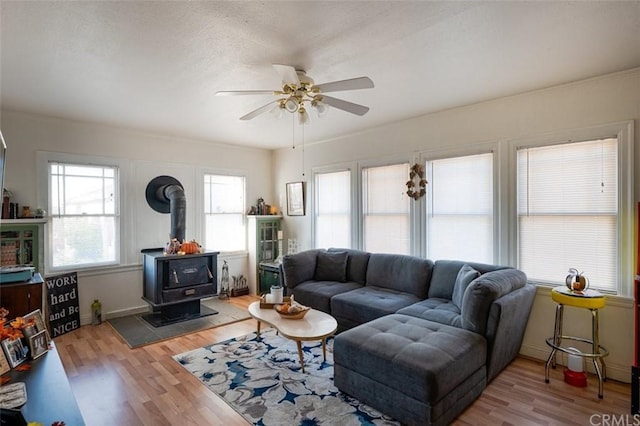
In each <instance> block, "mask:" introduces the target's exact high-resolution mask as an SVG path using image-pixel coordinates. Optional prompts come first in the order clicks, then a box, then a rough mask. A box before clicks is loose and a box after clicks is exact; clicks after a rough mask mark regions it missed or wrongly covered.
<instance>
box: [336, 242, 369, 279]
mask: <svg viewBox="0 0 640 426" xmlns="http://www.w3.org/2000/svg"><path fill="white" fill-rule="evenodd" d="M327 251H330V252H334V251H346V252H347V254H348V255H349V257H348V258H347V281H353V282H356V283H358V284H364V283H365V282H367V266H368V265H369V256H370V255H371V254H370V253H369V252H366V251H361V250H353V249H343V248H330V249H328V250H327Z"/></svg>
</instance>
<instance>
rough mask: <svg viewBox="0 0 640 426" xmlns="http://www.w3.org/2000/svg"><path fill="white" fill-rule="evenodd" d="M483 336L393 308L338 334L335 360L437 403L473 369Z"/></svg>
mask: <svg viewBox="0 0 640 426" xmlns="http://www.w3.org/2000/svg"><path fill="white" fill-rule="evenodd" d="M486 353H487V345H486V340H485V339H484V337H482V336H480V335H479V334H476V333H471V332H469V331H467V330H463V329H461V328H457V327H451V326H447V325H444V324H440V323H437V322H432V321H426V320H423V319H420V318H415V317H410V316H407V315H400V314H393V315H387V316H385V317H382V318H378V319H376V320H374V321H371V322H368V323H366V324H362V325H360V326H358V327H356V328H352V329H351V330H347V331H345V332H343V333H340V334H338V335H337V336H336V337H335V340H334V346H333V355H334V361H335V364H336V365H340V366H342V367H344V368H346V369H349V370H351V371H354V372H358V373H360V374H362V375H364V376H366V377H369V378H371V379H372V380H373V381H374V382H378V383H383V384H385V385H386V386H388V387H389V388H392V389H393V390H395V391H398V392H400V393H402V394H404V395H407V396H408V397H410V398H413V399H416V400H418V401H428V402H430V403H431V404H433V403H436V402H437V401H439V400H440V399H442V398H443V397H444V396H445V395H447V394H448V393H449V392H451V391H452V390H453V389H454V388H456V387H457V386H458V385H460V384H461V383H463V382H465V381H466V380H468V379H469V377H471V376H473V375H474V373H475V372H477V371H478V370H480V371H481V373H482V375H483V376H484V375H485V374H486V373H485V366H484V365H485V362H486Z"/></svg>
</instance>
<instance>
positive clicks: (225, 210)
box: [204, 174, 247, 251]
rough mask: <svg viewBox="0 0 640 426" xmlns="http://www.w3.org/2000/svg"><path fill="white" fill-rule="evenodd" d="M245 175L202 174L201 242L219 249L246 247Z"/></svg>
mask: <svg viewBox="0 0 640 426" xmlns="http://www.w3.org/2000/svg"><path fill="white" fill-rule="evenodd" d="M244 211H245V178H244V177H243V176H225V175H210V174H205V175H204V215H205V240H204V246H205V247H206V248H208V249H211V250H218V251H240V250H246V248H247V244H246V235H245V232H246V231H245V215H244Z"/></svg>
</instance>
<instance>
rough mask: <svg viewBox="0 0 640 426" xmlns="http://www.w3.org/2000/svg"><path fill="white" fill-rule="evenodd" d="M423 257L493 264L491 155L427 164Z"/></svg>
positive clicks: (435, 161) (455, 158)
mask: <svg viewBox="0 0 640 426" xmlns="http://www.w3.org/2000/svg"><path fill="white" fill-rule="evenodd" d="M426 170H427V173H428V181H429V183H428V186H427V198H426V199H427V227H426V232H427V257H428V258H429V259H433V260H436V259H458V260H467V261H476V262H484V263H493V154H492V153H485V154H479V155H471V156H464V157H454V158H445V159H439V160H433V161H428V162H427V163H426Z"/></svg>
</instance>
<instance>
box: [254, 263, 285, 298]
mask: <svg viewBox="0 0 640 426" xmlns="http://www.w3.org/2000/svg"><path fill="white" fill-rule="evenodd" d="M258 283H259V284H260V294H265V293H269V292H271V287H272V286H274V285H279V286H281V285H282V283H281V281H280V264H279V263H273V262H262V263H260V264H259V266H258Z"/></svg>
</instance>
